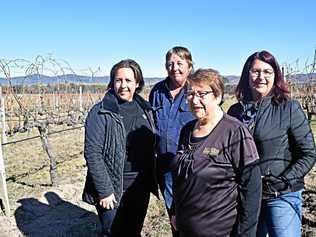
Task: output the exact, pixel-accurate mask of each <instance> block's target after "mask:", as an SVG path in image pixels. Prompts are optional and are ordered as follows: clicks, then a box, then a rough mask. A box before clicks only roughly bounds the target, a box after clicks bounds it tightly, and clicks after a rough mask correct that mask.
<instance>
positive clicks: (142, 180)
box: [83, 59, 158, 237]
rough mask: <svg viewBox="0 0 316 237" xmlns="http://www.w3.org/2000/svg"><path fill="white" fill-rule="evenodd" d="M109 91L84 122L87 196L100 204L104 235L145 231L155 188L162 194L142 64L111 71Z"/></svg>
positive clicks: (118, 66)
mask: <svg viewBox="0 0 316 237" xmlns="http://www.w3.org/2000/svg"><path fill="white" fill-rule="evenodd" d="M110 77H111V81H110V83H109V85H108V88H109V91H108V92H107V93H106V94H105V96H104V99H103V100H102V101H101V102H100V103H98V104H96V105H95V106H94V107H93V108H92V109H91V111H90V112H89V115H88V117H87V120H86V124H85V149H84V157H85V159H86V161H87V167H88V173H87V179H86V184H85V188H84V193H83V200H84V201H86V202H88V203H90V204H93V205H95V206H96V209H97V212H98V215H99V218H100V220H101V223H102V230H103V235H104V236H111V237H113V236H118V237H121V236H135V237H138V236H141V230H142V227H143V222H144V218H145V216H146V212H147V207H148V203H149V198H150V192H153V193H154V194H156V195H158V187H157V181H156V175H155V156H154V147H155V128H154V121H153V116H152V109H151V105H150V104H149V102H147V101H145V100H144V99H143V98H142V97H140V96H139V95H138V93H139V92H140V91H141V89H142V88H143V86H144V79H143V75H142V71H141V69H140V67H139V65H138V64H137V63H136V62H135V61H133V60H131V59H126V60H122V61H120V62H119V63H117V64H115V65H114V66H113V68H112V70H111V75H110Z"/></svg>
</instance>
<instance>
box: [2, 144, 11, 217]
mask: <svg viewBox="0 0 316 237" xmlns="http://www.w3.org/2000/svg"><path fill="white" fill-rule="evenodd" d="M0 199H1V200H2V205H3V207H4V211H5V214H6V216H10V215H11V211H10V205H9V198H8V191H7V183H6V176H5V169H4V161H3V155H2V141H1V138H0Z"/></svg>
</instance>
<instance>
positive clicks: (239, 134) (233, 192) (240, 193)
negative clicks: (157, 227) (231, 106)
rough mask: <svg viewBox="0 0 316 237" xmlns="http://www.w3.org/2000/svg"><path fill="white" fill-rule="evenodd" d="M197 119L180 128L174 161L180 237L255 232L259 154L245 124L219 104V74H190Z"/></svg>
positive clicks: (192, 105)
mask: <svg viewBox="0 0 316 237" xmlns="http://www.w3.org/2000/svg"><path fill="white" fill-rule="evenodd" d="M188 80H189V85H190V86H189V90H188V94H187V100H188V103H189V106H190V109H191V111H192V112H193V114H194V115H195V117H196V118H197V119H195V120H193V121H191V122H189V123H187V124H186V125H185V126H184V128H183V129H182V130H181V135H180V140H179V149H178V152H177V156H176V159H174V163H173V175H174V176H173V177H174V206H175V217H176V218H175V222H176V224H175V225H176V228H177V229H178V231H179V234H180V236H181V237H193V236H194V237H204V236H205V237H206V236H221V237H224V236H243V237H245V236H255V233H256V225H257V219H258V211H259V204H260V199H261V178H260V169H259V168H258V167H257V166H256V161H257V160H258V154H257V150H256V146H255V143H254V141H253V139H252V137H251V135H250V133H249V132H248V130H247V128H246V127H245V126H244V125H243V124H242V123H241V122H239V121H238V120H237V119H235V118H232V117H230V116H228V115H227V114H225V113H224V112H223V110H222V109H221V107H220V104H221V102H222V98H223V94H224V84H223V81H222V78H221V76H220V75H219V73H218V72H217V71H215V70H212V69H199V70H197V71H196V72H195V73H193V74H192V75H190V76H189V78H188Z"/></svg>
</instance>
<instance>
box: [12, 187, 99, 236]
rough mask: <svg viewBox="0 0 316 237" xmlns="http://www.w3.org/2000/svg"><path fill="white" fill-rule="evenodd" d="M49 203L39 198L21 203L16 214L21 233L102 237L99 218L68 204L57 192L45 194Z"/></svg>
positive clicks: (27, 234)
mask: <svg viewBox="0 0 316 237" xmlns="http://www.w3.org/2000/svg"><path fill="white" fill-rule="evenodd" d="M45 198H46V199H47V203H43V202H40V201H39V200H37V199H35V198H23V199H20V200H18V202H19V203H21V206H20V207H19V208H18V209H17V210H16V211H15V213H14V216H15V219H16V223H17V226H18V228H19V230H20V231H21V232H22V233H23V234H24V235H26V236H32V237H40V236H41V237H42V236H67V237H68V236H69V237H75V236H76V237H79V236H82V237H83V236H88V237H89V236H91V237H97V236H100V224H99V219H98V216H97V215H96V214H95V213H93V212H90V211H87V210H85V209H83V208H81V207H79V206H77V205H74V204H72V203H70V202H67V201H64V200H63V199H61V198H60V197H59V196H58V195H57V194H56V193H54V192H47V193H46V194H45Z"/></svg>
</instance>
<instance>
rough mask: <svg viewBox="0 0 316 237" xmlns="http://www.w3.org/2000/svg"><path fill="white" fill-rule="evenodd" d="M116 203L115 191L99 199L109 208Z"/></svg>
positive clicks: (102, 205) (100, 202)
mask: <svg viewBox="0 0 316 237" xmlns="http://www.w3.org/2000/svg"><path fill="white" fill-rule="evenodd" d="M114 203H117V202H116V199H115V196H114V194H113V193H112V194H111V195H110V196H108V197H106V198H103V199H101V200H100V201H99V204H100V206H101V207H103V208H105V209H108V210H110V209H113V208H114Z"/></svg>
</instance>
